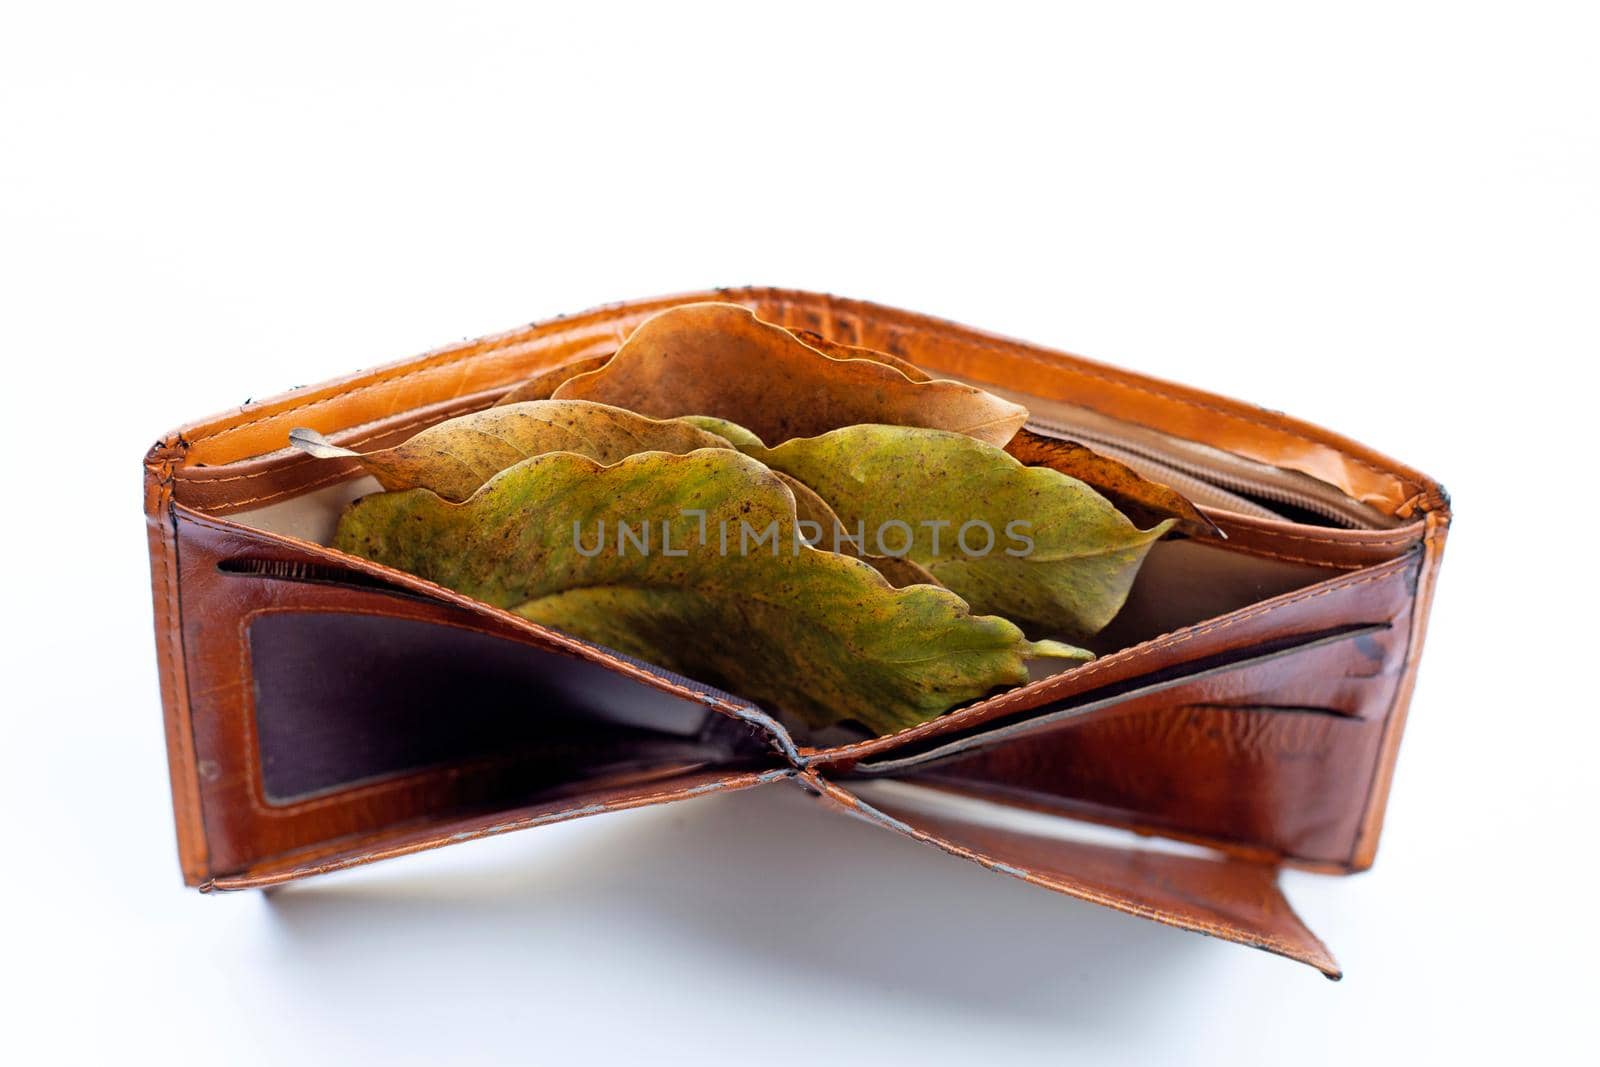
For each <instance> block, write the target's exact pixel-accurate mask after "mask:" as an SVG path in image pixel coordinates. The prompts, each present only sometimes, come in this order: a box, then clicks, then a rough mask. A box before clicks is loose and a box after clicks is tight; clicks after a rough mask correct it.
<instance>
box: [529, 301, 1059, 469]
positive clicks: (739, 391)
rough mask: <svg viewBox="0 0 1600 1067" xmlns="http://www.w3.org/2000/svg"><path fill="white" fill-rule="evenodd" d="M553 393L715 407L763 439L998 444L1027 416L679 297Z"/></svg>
mask: <svg viewBox="0 0 1600 1067" xmlns="http://www.w3.org/2000/svg"><path fill="white" fill-rule="evenodd" d="M830 348H831V349H832V350H833V351H835V352H843V353H853V352H856V351H861V350H852V349H847V348H846V347H845V346H832V345H830ZM897 362H899V361H897ZM912 369H913V370H915V368H912ZM919 373H920V372H919ZM554 395H555V396H556V397H558V398H574V399H582V400H598V401H600V402H602V403H606V404H615V405H616V406H617V407H623V408H627V409H628V410H630V411H637V412H640V413H641V414H644V415H652V416H655V417H657V418H672V417H674V416H678V415H714V416H717V417H719V418H724V419H732V420H734V421H735V422H738V423H739V424H741V425H743V426H747V427H749V428H750V429H751V430H752V431H753V432H754V433H756V434H757V435H758V436H760V437H761V438H762V440H765V441H785V440H788V439H789V438H791V437H812V436H815V435H817V434H820V433H825V432H827V431H828V430H832V429H835V428H836V427H839V426H848V425H851V424H853V423H862V422H873V423H887V424H891V425H896V426H931V427H936V428H938V429H942V430H950V431H952V432H955V433H963V434H967V435H969V436H972V437H976V438H979V439H981V440H984V441H990V442H992V443H994V444H996V445H1003V444H1005V443H1006V442H1007V441H1008V440H1010V439H1011V437H1012V435H1013V434H1015V433H1016V432H1017V430H1018V429H1019V428H1020V427H1021V426H1022V424H1023V422H1024V421H1025V420H1026V419H1027V417H1028V412H1027V410H1026V409H1025V408H1023V407H1021V406H1020V405H1018V404H1013V403H1012V402H1011V401H1009V400H1003V399H1001V398H1000V397H997V396H994V395H993V394H991V393H986V392H984V391H983V390H982V389H977V388H975V387H973V386H970V385H964V384H962V383H960V382H953V381H945V380H915V379H913V378H912V377H909V376H908V375H907V373H906V371H904V370H902V369H900V368H899V367H897V366H889V365H887V364H885V363H883V362H880V361H879V360H875V359H859V358H847V359H840V358H834V357H833V356H830V355H828V354H827V353H825V352H822V351H819V350H818V349H816V348H813V347H811V346H810V345H808V344H806V343H805V342H804V341H802V340H801V339H800V338H799V337H796V336H795V335H794V334H792V333H790V332H789V331H788V330H785V329H784V328H783V327H781V326H774V325H773V324H771V323H767V322H762V321H761V320H760V319H758V318H756V316H755V314H754V313H753V312H751V311H750V310H749V309H748V308H744V307H741V306H739V305H738V304H712V303H708V304H683V305H680V306H678V307H675V308H669V309H668V310H666V311H663V312H661V313H660V314H658V315H654V316H652V317H651V318H649V319H646V320H645V321H644V322H643V323H641V324H640V325H639V327H638V329H636V330H634V332H633V334H632V335H631V336H630V337H629V338H628V340H627V341H626V342H624V344H623V345H622V347H621V348H620V349H618V350H617V354H616V355H615V356H613V357H611V360H610V361H609V362H607V363H606V364H605V365H604V366H602V367H600V368H599V369H598V370H594V371H590V372H589V373H587V374H579V375H577V376H576V377H573V378H570V379H568V380H567V381H565V382H563V383H562V384H561V385H560V387H559V388H558V389H556V391H555V393H554Z"/></svg>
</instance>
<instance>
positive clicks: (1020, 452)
mask: <svg viewBox="0 0 1600 1067" xmlns="http://www.w3.org/2000/svg"><path fill="white" fill-rule="evenodd" d="M1006 451H1007V452H1009V453H1010V454H1011V455H1012V456H1014V457H1016V458H1017V459H1018V460H1020V461H1021V462H1023V463H1025V464H1027V465H1028V466H1030V467H1048V468H1050V469H1051V470H1053V471H1059V472H1061V473H1062V474H1065V475H1067V476H1068V477H1070V478H1076V479H1078V481H1080V482H1082V483H1084V484H1085V485H1088V486H1090V487H1092V488H1094V489H1096V490H1098V491H1099V492H1100V493H1101V494H1102V495H1104V496H1105V497H1107V498H1108V499H1109V500H1110V501H1111V502H1112V503H1113V504H1115V505H1116V506H1117V508H1118V509H1119V510H1120V511H1122V512H1123V514H1125V515H1127V516H1128V517H1129V518H1130V519H1132V520H1133V521H1134V522H1135V523H1136V524H1138V525H1140V526H1151V525H1154V524H1155V523H1158V522H1160V521H1162V520H1163V519H1176V520H1178V527H1177V528H1178V529H1179V530H1181V531H1182V532H1184V533H1187V534H1191V535H1196V534H1211V535H1217V534H1220V533H1221V531H1219V530H1218V529H1217V526H1216V524H1215V523H1213V522H1212V521H1211V520H1210V519H1208V518H1206V517H1205V515H1204V514H1203V513H1202V512H1201V511H1200V509H1199V508H1197V507H1195V506H1194V504H1192V503H1190V502H1189V499H1188V498H1187V497H1185V496H1184V495H1183V494H1181V493H1179V492H1177V491H1176V490H1174V489H1171V488H1169V487H1167V486H1165V485H1162V484H1161V483H1160V482H1154V481H1151V480H1150V479H1149V478H1146V477H1145V476H1144V475H1142V474H1140V473H1139V472H1138V471H1136V470H1134V469H1133V468H1132V467H1129V466H1128V465H1127V464H1125V463H1119V462H1118V461H1117V460H1114V459H1112V458H1110V457H1109V456H1102V455H1101V454H1100V453H1098V452H1096V451H1094V450H1093V449H1091V448H1088V447H1086V446H1084V445H1081V444H1079V443H1078V442H1076V441H1065V440H1061V439H1059V438H1054V437H1045V436H1043V435H1042V434H1036V433H1034V432H1033V431H1032V430H1026V429H1025V430H1019V431H1017V435H1016V436H1015V437H1013V438H1012V439H1011V441H1010V442H1009V443H1008V444H1007V445H1006Z"/></svg>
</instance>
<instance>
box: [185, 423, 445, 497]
mask: <svg viewBox="0 0 1600 1067" xmlns="http://www.w3.org/2000/svg"><path fill="white" fill-rule="evenodd" d="M433 418H434V416H433V415H418V416H417V417H416V418H413V419H407V420H406V421H405V422H401V423H396V424H395V425H393V426H386V427H384V428H383V429H382V431H381V432H382V433H395V432H398V431H400V430H409V429H410V428H411V427H413V426H418V425H421V424H422V423H425V422H430V421H432V419H433ZM374 421H376V420H374ZM367 436H368V437H370V436H372V435H371V434H369V435H367ZM365 440H366V439H365V438H361V437H358V438H356V443H358V444H364V443H365ZM352 458H353V457H352ZM305 461H306V462H307V463H314V462H316V460H315V459H314V458H313V457H311V456H306V457H305ZM206 469H207V468H204V467H190V468H186V470H185V473H184V477H183V480H184V481H186V482H189V483H190V484H192V485H222V484H223V483H225V482H242V481H247V480H249V479H251V478H267V477H271V476H272V475H273V474H276V473H278V472H277V471H271V470H262V471H251V472H250V473H248V474H230V475H227V476H226V477H222V478H208V477H206V476H205V474H204V473H202V472H203V471H205V470H206ZM310 488H312V486H310V485H303V486H299V487H297V488H295V489H293V490H289V491H291V492H297V493H298V492H303V491H304V490H306V489H310ZM259 499H263V498H261V497H252V498H251V500H259ZM229 503H230V506H232V504H234V503H242V504H248V503H250V500H243V501H230V502H229Z"/></svg>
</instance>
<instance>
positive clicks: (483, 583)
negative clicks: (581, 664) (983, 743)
mask: <svg viewBox="0 0 1600 1067" xmlns="http://www.w3.org/2000/svg"><path fill="white" fill-rule="evenodd" d="M619 521H622V522H626V523H628V524H629V525H630V527H631V528H633V529H634V530H635V531H649V532H647V533H644V535H643V536H644V537H645V538H646V542H645V543H646V544H648V545H651V546H653V547H652V550H650V551H640V550H639V547H638V544H639V543H638V540H637V535H636V537H635V538H634V539H630V538H628V537H624V536H622V535H621V532H620V530H619V529H618V528H617V526H616V523H618V522H619ZM795 522H796V513H795V504H794V497H793V496H792V495H791V493H790V492H789V491H788V490H787V489H786V488H785V487H784V483H783V482H782V481H781V480H780V479H779V478H777V476H776V475H774V474H773V473H772V472H771V471H770V470H768V469H767V468H766V467H764V466H763V465H762V464H761V463H759V462H758V461H756V460H754V459H751V458H749V457H747V456H744V455H742V454H740V453H738V452H735V451H732V450H730V449H705V450H702V451H698V452H693V453H690V454H688V455H683V456H676V455H670V454H667V453H662V452H650V453H645V454H642V455H637V456H632V457H630V458H627V459H624V460H622V461H621V462H619V463H617V464H615V465H613V466H610V467H603V466H601V465H600V464H598V463H596V462H594V461H593V460H590V459H587V458H585V457H582V456H577V455H573V454H571V453H567V452H553V453H549V454H546V455H542V456H537V457H535V458H533V459H529V460H526V461H524V462H522V463H519V464H517V465H516V466H514V467H512V468H510V469H509V470H506V471H504V472H503V473H501V474H500V475H498V476H496V477H495V478H493V479H491V480H490V481H489V482H488V483H486V484H485V485H484V486H483V488H482V489H480V490H479V491H478V492H477V493H476V494H475V495H473V496H472V497H471V498H470V499H468V500H467V501H465V502H464V503H459V504H456V503H450V502H448V501H445V500H443V499H441V498H440V497H438V496H436V495H434V494H433V493H430V492H428V491H426V490H412V491H409V492H403V493H380V494H375V495H373V496H368V497H364V498H362V499H361V500H358V501H357V502H356V503H354V504H352V505H351V506H350V508H348V509H347V510H346V512H345V514H344V516H343V518H342V519H341V521H340V524H339V531H338V534H337V538H336V541H335V544H336V546H337V547H338V548H340V549H342V550H344V551H347V552H353V553H356V554H358V555H361V556H364V557H366V558H368V559H371V560H374V561H376V562H378V563H382V564H386V565H388V566H391V567H397V568H399V569H401V570H405V571H409V572H411V573H413V574H416V575H419V576H421V577H423V578H426V579H428V580H430V581H434V582H437V583H439V584H441V585H444V586H448V587H449V588H452V589H455V590H457V591H459V592H462V593H465V594H467V595H469V596H473V597H476V598H477V599H479V600H483V601H486V602H488V603H490V604H494V605H497V606H499V607H504V608H509V609H511V610H514V611H516V612H518V613H519V614H521V615H523V616H525V617H526V618H529V619H531V620H533V621H535V622H539V623H541V624H544V625H548V626H552V627H555V628H557V629H560V630H563V631H566V632H568V633H571V634H574V635H576V636H578V637H581V638H584V639H586V640H590V641H593V642H596V643H598V644H602V645H605V646H608V647H611V648H614V649H617V650H618V651H621V652H624V653H627V654H630V655H634V656H637V657H639V658H641V659H645V660H648V661H650V662H653V663H657V664H659V665H661V666H663V667H667V668H669V669H672V670H676V671H679V672H681V673H684V674H686V675H689V676H691V677H695V678H699V679H701V680H703V681H706V682H709V683H712V684H716V685H720V686H723V687H725V688H728V689H730V690H732V691H733V692H736V693H740V694H742V695H743V696H745V697H748V698H751V699H754V700H757V701H760V702H762V703H764V704H766V705H768V706H770V707H773V708H776V709H777V710H779V711H783V712H787V713H791V714H794V715H797V716H799V717H801V718H803V719H804V720H805V721H807V722H808V723H810V724H811V725H813V726H819V727H820V726H825V725H828V724H831V723H835V722H839V721H842V720H854V721H856V722H859V723H861V724H862V725H863V726H865V727H867V728H868V729H870V730H872V731H874V732H875V733H888V732H891V731H893V730H898V729H901V728H904V727H907V726H911V725H914V724H916V723H919V722H923V721H925V720H927V719H930V718H932V717H934V716H937V715H939V714H941V713H942V712H944V711H946V710H948V709H949V708H950V707H952V706H954V705H955V704H958V703H961V702H962V701H965V700H970V699H972V698H974V697H978V696H981V695H983V694H984V693H986V692H988V691H989V690H991V689H993V688H995V687H997V686H1007V685H1015V684H1018V683H1021V682H1024V681H1026V680H1027V676H1028V675H1027V667H1026V661H1027V659H1029V658H1032V657H1040V656H1044V657H1051V658H1065V659H1087V658H1089V654H1088V653H1086V652H1083V651H1082V650H1080V649H1074V648H1071V647H1070V646H1067V645H1062V644H1059V643H1057V642H1030V641H1028V640H1027V639H1026V638H1025V637H1024V636H1023V634H1022V632H1021V631H1020V630H1018V629H1017V627H1016V626H1014V625H1012V624H1011V623H1009V622H1007V621H1006V620H1004V619H1001V618H996V617H993V616H986V615H974V614H972V613H971V612H970V611H969V610H968V608H967V605H966V604H965V603H964V602H963V601H962V600H961V598H960V597H958V596H956V595H955V594H954V593H951V592H949V591H947V590H944V589H939V588H936V587H934V586H929V585H915V586H911V587H909V588H906V589H894V588H892V587H891V586H890V585H889V583H888V582H886V581H885V580H884V579H883V577H882V576H881V575H879V574H878V573H877V572H876V571H874V570H873V569H872V568H871V567H869V566H868V565H867V564H865V563H863V562H861V561H860V560H855V559H850V558H848V557H846V556H842V555H838V554H836V553H832V552H823V551H819V550H817V549H814V548H809V547H805V546H804V545H797V542H796V531H795ZM599 523H604V526H599V525H597V524H599ZM722 531H725V532H726V533H727V536H728V537H729V538H730V539H731V543H729V542H727V541H724V540H723V539H722V536H721V535H720V532H722ZM747 531H748V532H749V534H750V535H753V534H766V533H768V532H769V531H770V534H771V536H772V538H773V551H771V552H770V554H769V552H768V551H767V547H766V544H765V541H764V540H763V541H761V542H760V543H757V544H755V545H754V547H753V548H752V547H751V546H750V543H749V542H750V536H749V535H747ZM597 534H600V535H601V536H597ZM724 544H726V545H727V551H723V550H722V546H723V545H724Z"/></svg>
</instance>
